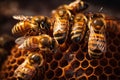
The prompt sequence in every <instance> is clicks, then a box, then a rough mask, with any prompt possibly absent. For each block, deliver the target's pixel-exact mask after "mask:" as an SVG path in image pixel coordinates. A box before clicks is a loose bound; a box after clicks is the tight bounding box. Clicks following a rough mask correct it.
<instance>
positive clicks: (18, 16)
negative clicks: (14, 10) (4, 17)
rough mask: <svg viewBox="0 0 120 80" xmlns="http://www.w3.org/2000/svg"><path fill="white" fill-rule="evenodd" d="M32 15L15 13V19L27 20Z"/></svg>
mask: <svg viewBox="0 0 120 80" xmlns="http://www.w3.org/2000/svg"><path fill="white" fill-rule="evenodd" d="M31 18H32V16H24V15H14V16H13V19H16V20H20V21H25V20H30V19H31Z"/></svg>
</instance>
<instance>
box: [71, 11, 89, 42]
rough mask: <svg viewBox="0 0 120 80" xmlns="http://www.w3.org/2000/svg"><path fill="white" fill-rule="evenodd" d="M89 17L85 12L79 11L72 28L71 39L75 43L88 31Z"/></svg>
mask: <svg viewBox="0 0 120 80" xmlns="http://www.w3.org/2000/svg"><path fill="white" fill-rule="evenodd" d="M86 24H87V18H86V16H85V15H84V14H82V13H79V14H76V15H75V17H74V23H73V26H72V28H71V33H70V34H71V40H72V41H73V42H75V43H78V42H80V41H81V40H82V39H83V37H84V35H85V32H86Z"/></svg>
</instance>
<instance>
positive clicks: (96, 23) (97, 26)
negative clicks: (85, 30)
mask: <svg viewBox="0 0 120 80" xmlns="http://www.w3.org/2000/svg"><path fill="white" fill-rule="evenodd" d="M93 25H94V26H95V29H98V30H100V29H101V27H102V26H104V22H103V21H102V20H94V21H93Z"/></svg>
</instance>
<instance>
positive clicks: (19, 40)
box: [15, 36, 28, 45]
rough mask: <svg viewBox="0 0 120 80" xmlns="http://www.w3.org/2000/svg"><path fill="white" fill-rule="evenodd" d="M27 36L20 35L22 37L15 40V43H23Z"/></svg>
mask: <svg viewBox="0 0 120 80" xmlns="http://www.w3.org/2000/svg"><path fill="white" fill-rule="evenodd" d="M27 38H28V37H26V36H22V37H19V38H17V39H16V40H15V43H16V44H18V45H21V44H23V42H24V41H25V40H26V39H27Z"/></svg>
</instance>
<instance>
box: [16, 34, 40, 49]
mask: <svg viewBox="0 0 120 80" xmlns="http://www.w3.org/2000/svg"><path fill="white" fill-rule="evenodd" d="M33 38H36V36H31V37H27V38H26V37H23V38H21V39H22V40H20V42H19V43H21V44H20V46H19V48H20V49H28V50H29V49H35V48H38V47H39V43H38V42H33V40H32V39H33ZM18 41H19V40H18Z"/></svg>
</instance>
